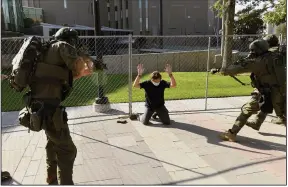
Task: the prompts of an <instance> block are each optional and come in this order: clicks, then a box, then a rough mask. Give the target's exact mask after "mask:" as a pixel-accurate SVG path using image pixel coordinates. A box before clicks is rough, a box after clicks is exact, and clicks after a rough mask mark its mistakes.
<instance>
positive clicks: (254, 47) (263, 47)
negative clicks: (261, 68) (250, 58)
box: [249, 39, 269, 55]
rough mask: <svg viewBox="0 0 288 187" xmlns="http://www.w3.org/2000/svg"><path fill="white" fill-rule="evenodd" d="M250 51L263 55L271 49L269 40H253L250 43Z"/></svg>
mask: <svg viewBox="0 0 288 187" xmlns="http://www.w3.org/2000/svg"><path fill="white" fill-rule="evenodd" d="M249 49H250V53H252V54H253V53H254V54H255V55H262V54H263V53H265V52H267V51H268V49H269V44H268V42H267V41H265V40H262V39H258V40H255V41H253V42H252V43H251V44H250V45H249Z"/></svg>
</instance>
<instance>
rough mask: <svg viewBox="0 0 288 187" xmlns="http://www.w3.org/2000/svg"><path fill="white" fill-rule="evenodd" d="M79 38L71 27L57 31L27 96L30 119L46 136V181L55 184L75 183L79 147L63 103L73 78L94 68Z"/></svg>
mask: <svg viewBox="0 0 288 187" xmlns="http://www.w3.org/2000/svg"><path fill="white" fill-rule="evenodd" d="M77 40H78V33H77V31H76V30H73V29H71V28H67V27H65V28H61V29H60V30H58V31H57V32H56V34H55V35H54V38H53V39H52V41H50V42H49V45H48V46H47V49H46V50H45V52H44V53H43V58H42V59H41V60H40V61H39V62H38V63H37V68H36V69H35V73H34V77H35V79H34V81H33V82H32V84H31V85H30V89H31V91H30V92H29V93H28V94H27V95H26V99H25V100H26V106H27V108H30V109H31V111H32V113H31V117H30V118H31V120H32V121H33V123H35V124H37V123H40V124H41V126H42V129H44V130H45V133H46V136H47V145H46V153H47V160H46V162H47V183H48V184H52V185H53V184H58V179H57V178H59V183H60V185H73V184H74V183H73V180H72V174H73V164H74V160H75V158H76V154H77V149H76V146H75V145H74V143H73V141H72V138H71V136H70V131H69V127H68V123H67V121H68V118H67V113H66V111H65V107H63V106H60V103H61V102H62V101H63V100H64V99H65V98H66V97H67V95H68V93H69V92H70V90H71V88H72V83H73V79H74V80H75V79H77V78H80V77H82V76H86V75H89V74H90V73H91V71H89V70H91V69H90V68H91V67H90V68H89V67H88V66H87V65H89V66H90V65H91V64H89V63H87V62H85V61H84V60H83V58H82V57H79V56H78V54H77V51H76V48H75V44H76V42H77ZM35 116H36V117H35ZM19 119H20V118H19ZM22 123H23V122H22ZM57 167H58V174H57Z"/></svg>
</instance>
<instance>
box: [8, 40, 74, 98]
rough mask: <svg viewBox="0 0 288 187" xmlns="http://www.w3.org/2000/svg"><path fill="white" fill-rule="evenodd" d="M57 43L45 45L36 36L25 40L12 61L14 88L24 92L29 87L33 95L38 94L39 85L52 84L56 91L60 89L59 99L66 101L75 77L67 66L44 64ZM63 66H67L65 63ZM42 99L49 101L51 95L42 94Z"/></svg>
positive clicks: (11, 83) (12, 83) (11, 79)
mask: <svg viewBox="0 0 288 187" xmlns="http://www.w3.org/2000/svg"><path fill="white" fill-rule="evenodd" d="M56 42H57V41H50V42H48V43H47V44H43V43H42V42H41V41H40V40H39V39H37V38H36V37H34V36H33V37H29V38H27V39H25V41H24V44H23V45H22V47H21V49H20V50H19V52H18V53H17V55H16V56H15V57H14V59H13V61H12V64H13V69H12V73H11V75H10V85H11V86H12V88H14V89H15V90H16V91H18V92H22V91H23V90H24V89H25V88H26V87H29V88H30V90H31V93H32V94H33V93H35V94H37V89H36V88H37V85H45V84H52V85H54V86H55V89H56V88H59V89H60V94H61V95H60V96H59V99H60V100H61V101H62V100H64V99H65V97H66V96H67V94H68V93H69V91H70V88H71V87H72V81H73V77H72V75H71V72H70V71H69V70H68V68H67V67H65V66H58V65H53V64H49V63H44V60H45V58H46V54H47V52H48V50H49V48H50V47H51V45H53V44H54V43H56ZM63 64H64V65H65V63H64V62H63ZM38 87H39V86H38ZM35 89H36V90H35ZM39 90H41V89H39ZM43 93H44V92H43ZM57 97H58V96H57ZM40 98H43V99H46V98H48V99H49V98H51V94H50V93H48V92H47V93H46V94H42V95H41V96H40Z"/></svg>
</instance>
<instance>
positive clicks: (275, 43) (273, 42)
mask: <svg viewBox="0 0 288 187" xmlns="http://www.w3.org/2000/svg"><path fill="white" fill-rule="evenodd" d="M263 40H266V41H267V42H268V44H269V51H271V52H273V53H278V52H279V40H278V38H277V36H275V35H268V36H266V37H264V38H263ZM283 55H284V54H283ZM284 86H285V87H286V84H284ZM285 93H286V91H285V89H284V93H282V94H281V95H282V96H281V97H280V98H279V99H278V104H276V105H275V106H274V107H276V109H275V112H276V115H277V119H276V120H275V119H273V120H272V123H275V124H285V123H286V117H285V115H286V109H284V108H286V96H285ZM281 108H282V109H281ZM266 116H267V113H265V112H263V111H260V112H258V114H257V115H256V117H255V119H253V120H252V121H248V122H247V123H246V125H247V126H249V127H251V128H253V129H255V130H259V129H260V127H261V125H262V123H263V122H264V120H265V118H266Z"/></svg>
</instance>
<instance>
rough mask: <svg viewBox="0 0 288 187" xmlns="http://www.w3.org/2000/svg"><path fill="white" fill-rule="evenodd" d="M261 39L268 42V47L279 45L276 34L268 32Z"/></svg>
mask: <svg viewBox="0 0 288 187" xmlns="http://www.w3.org/2000/svg"><path fill="white" fill-rule="evenodd" d="M263 40H265V41H267V42H268V44H269V47H276V46H278V45H279V40H278V38H277V36H276V35H274V34H270V35H267V36H265V37H264V38H263Z"/></svg>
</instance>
